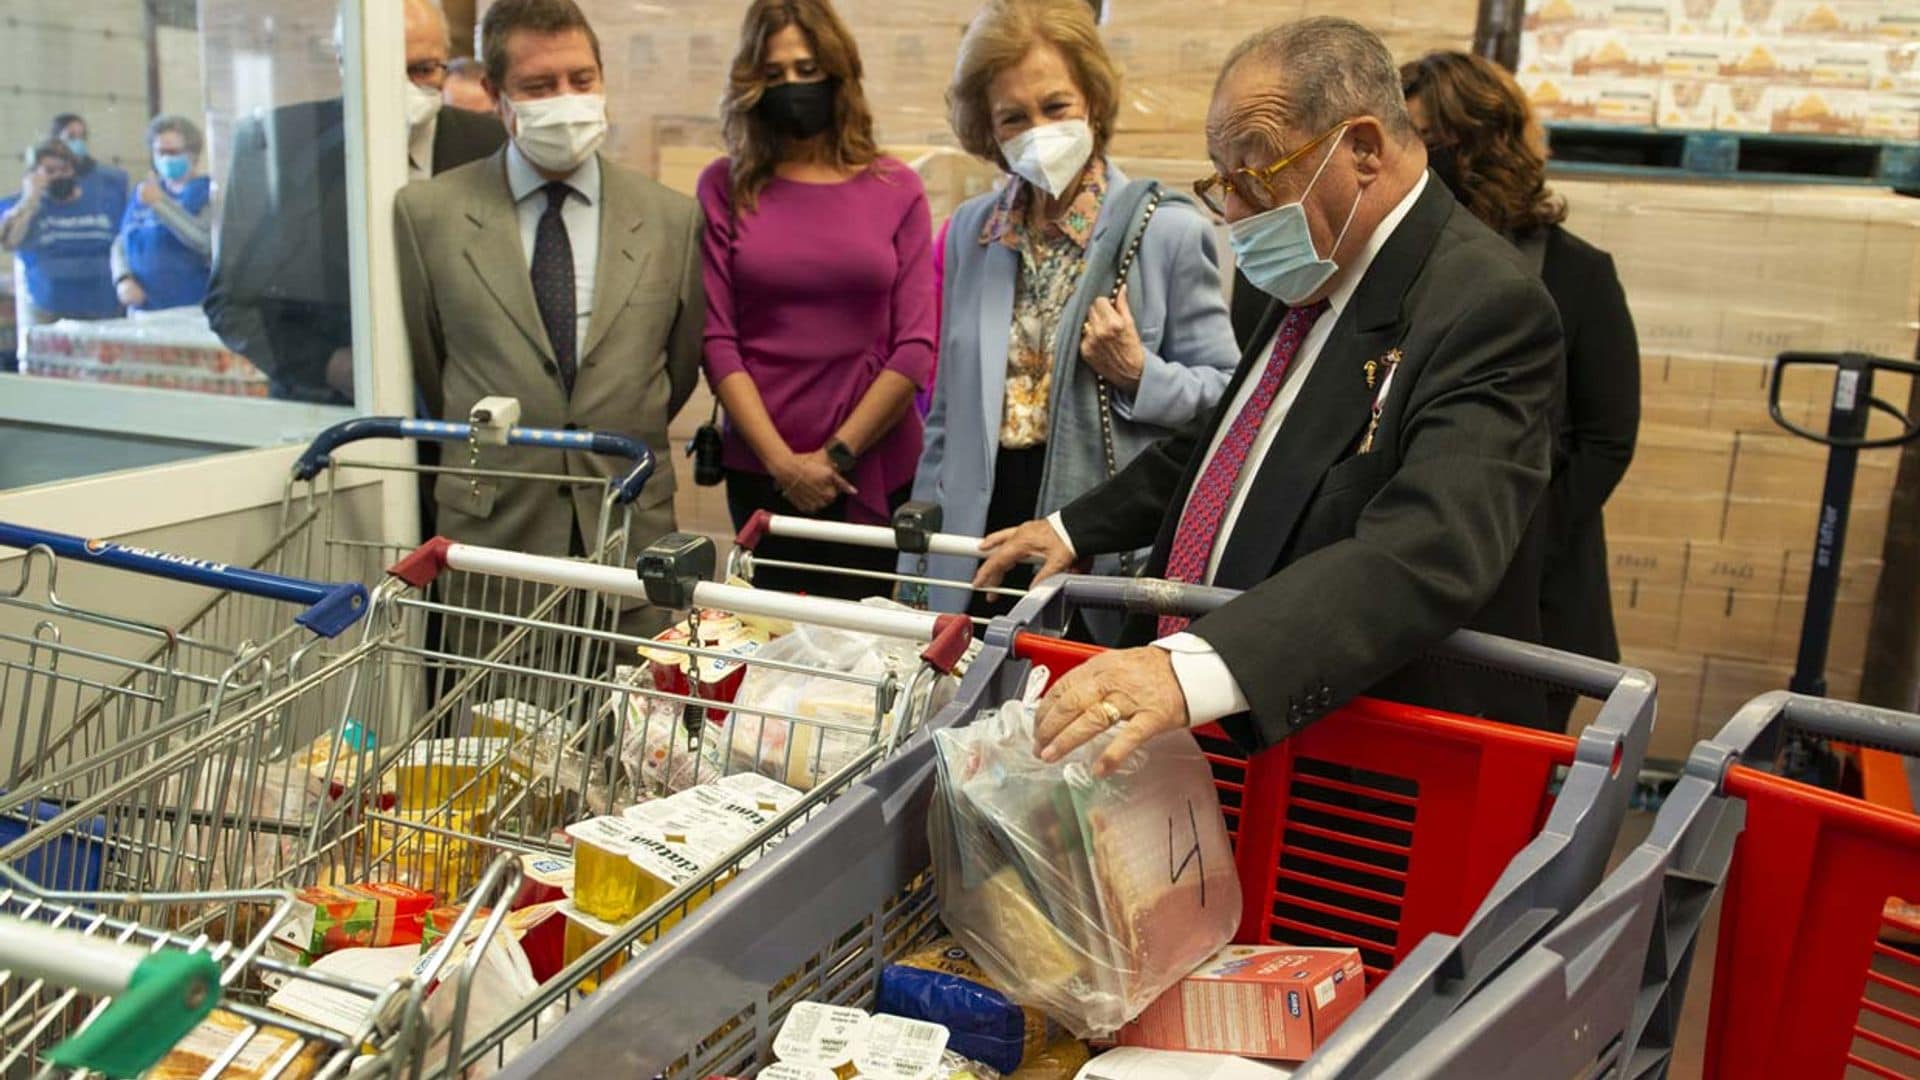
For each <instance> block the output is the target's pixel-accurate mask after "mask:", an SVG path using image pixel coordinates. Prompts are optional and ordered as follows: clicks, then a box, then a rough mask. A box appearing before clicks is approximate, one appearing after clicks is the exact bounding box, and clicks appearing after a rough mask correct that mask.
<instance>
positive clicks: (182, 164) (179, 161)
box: [153, 154, 193, 184]
mask: <svg viewBox="0 0 1920 1080" xmlns="http://www.w3.org/2000/svg"><path fill="white" fill-rule="evenodd" d="M153 167H154V169H155V170H156V171H157V172H159V174H160V179H162V180H165V181H166V182H167V183H169V184H177V183H179V182H180V181H182V180H185V179H186V178H187V173H189V172H191V171H192V170H193V158H192V156H190V155H188V154H155V155H153Z"/></svg>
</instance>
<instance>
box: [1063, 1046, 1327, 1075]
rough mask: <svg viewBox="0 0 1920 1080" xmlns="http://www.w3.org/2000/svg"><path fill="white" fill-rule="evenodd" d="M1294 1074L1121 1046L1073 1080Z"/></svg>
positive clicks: (1224, 1057)
mask: <svg viewBox="0 0 1920 1080" xmlns="http://www.w3.org/2000/svg"><path fill="white" fill-rule="evenodd" d="M1292 1075H1293V1070H1292V1069H1288V1068H1284V1067H1282V1066H1279V1065H1272V1064H1268V1063H1266V1062H1260V1061H1249V1060H1247V1059H1246V1058H1243V1057H1234V1056H1233V1055H1231V1054H1196V1053H1193V1052H1191V1051H1187V1050H1147V1049H1144V1048H1142V1047H1138V1046H1123V1047H1120V1048H1119V1049H1117V1050H1109V1051H1107V1052H1106V1053H1104V1054H1101V1055H1100V1056H1099V1057H1097V1058H1094V1059H1093V1060H1092V1061H1090V1062H1088V1063H1087V1064H1086V1065H1085V1066H1084V1067H1082V1068H1081V1070H1080V1072H1079V1074H1078V1075H1076V1076H1075V1077H1074V1080H1286V1078H1287V1077H1289V1076H1292Z"/></svg>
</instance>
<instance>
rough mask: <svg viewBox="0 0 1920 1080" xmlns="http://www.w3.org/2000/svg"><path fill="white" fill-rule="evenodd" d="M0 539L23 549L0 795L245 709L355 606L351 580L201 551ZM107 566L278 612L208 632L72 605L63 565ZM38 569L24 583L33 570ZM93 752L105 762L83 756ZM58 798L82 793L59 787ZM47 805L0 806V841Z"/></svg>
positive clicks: (16, 530) (4, 615) (5, 694)
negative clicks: (250, 628) (232, 632)
mask: <svg viewBox="0 0 1920 1080" xmlns="http://www.w3.org/2000/svg"><path fill="white" fill-rule="evenodd" d="M0 547H10V548H18V549H22V550H23V551H24V552H25V553H24V555H22V556H21V557H20V559H19V564H20V565H19V570H20V576H19V580H18V582H17V584H16V585H15V586H14V587H13V588H12V589H11V590H9V591H7V592H5V593H0V620H4V624H0V716H4V717H6V718H7V722H6V723H5V724H4V725H0V792H19V791H21V790H22V789H23V788H24V787H26V786H27V785H29V784H30V783H32V782H34V781H36V780H39V779H43V778H46V777H49V776H52V775H55V774H58V773H61V772H68V773H77V774H79V775H82V776H84V777H85V778H86V779H87V781H88V783H89V785H91V786H92V787H94V788H97V787H100V786H105V785H111V784H112V783H114V782H115V781H117V780H118V779H119V777H120V775H123V774H124V772H125V771H127V770H128V769H131V768H133V767H135V766H136V765H137V764H138V763H139V762H141V761H143V760H145V758H146V757H147V756H149V755H151V754H152V753H153V752H155V751H156V750H158V749H159V748H161V747H164V746H165V745H167V744H168V743H169V742H170V741H171V742H175V743H177V742H179V741H182V740H186V739H190V738H192V737H193V736H194V735H195V734H196V733H197V732H198V731H200V730H203V729H204V728H205V727H207V726H208V725H210V724H211V723H212V722H213V721H214V720H216V719H217V718H219V717H220V716H223V715H225V714H226V712H227V711H230V710H234V709H238V708H241V707H244V706H245V705H247V704H248V703H250V702H252V701H256V700H258V699H259V697H260V696H261V695H263V694H265V693H267V692H268V691H269V690H271V689H272V688H273V687H274V686H275V685H282V684H284V683H285V682H286V681H287V680H288V679H290V678H291V677H292V676H293V672H294V671H296V670H297V669H298V667H299V661H300V659H301V655H302V650H304V649H310V648H312V646H313V645H314V644H315V643H316V642H319V641H323V640H326V639H328V638H332V637H335V636H337V635H339V634H341V633H342V632H344V631H345V630H346V629H347V628H348V627H350V626H351V625H352V624H353V623H354V622H355V621H357V620H358V619H359V618H360V617H361V616H362V615H364V614H365V613H366V607H367V592H366V590H365V589H364V588H362V587H361V586H360V585H359V584H357V583H340V584H325V583H321V582H313V581H306V580H302V579H299V578H291V577H286V576H282V575H278V574H271V573H266V572H263V571H256V570H248V569H241V568H237V567H231V566H226V565H224V564H221V563H218V562H213V561H210V560H205V559H197V558H192V557H188V556H181V555H175V554H171V553H167V552H159V551H152V550H148V549H145V548H140V547H134V546H129V545H125V544H119V543H112V542H105V541H93V540H83V539H81V538H80V537H77V536H69V535H66V534H63V533H56V532H50V531H47V530H43V529H33V528H27V527H25V526H20V525H12V524H7V523H4V522H0ZM72 563H87V564H93V565H98V566H104V567H109V568H111V570H110V571H109V574H110V575H118V574H121V573H131V574H139V575H142V576H147V577H152V578H158V579H162V580H169V581H179V582H185V583H189V584H192V585H199V586H206V587H208V588H210V589H213V590H216V591H217V592H219V593H220V594H222V595H226V594H232V595H241V596H247V597H251V598H255V599H257V600H258V601H259V602H260V603H261V604H262V606H263V608H272V609H276V610H277V611H278V613H279V616H280V623H279V625H278V627H277V628H274V629H272V630H270V631H267V632H266V633H265V636H264V637H262V638H261V639H259V640H243V641H235V642H222V641H209V640H203V639H201V638H198V637H195V636H193V635H192V634H189V633H186V632H183V631H181V630H177V629H175V628H173V627H168V626H157V625H153V624H150V623H147V622H144V621H142V620H139V619H135V618H132V617H129V616H128V615H127V614H124V613H123V611H122V610H116V608H124V605H79V604H72V603H68V602H65V601H63V600H62V599H61V597H60V592H59V570H60V568H61V566H62V565H69V564H72ZM36 567H39V568H41V571H42V572H41V576H40V580H38V582H36V576H35V568H36ZM99 755H106V756H107V757H108V759H109V767H108V768H106V769H104V770H98V769H93V768H90V767H88V766H87V765H86V764H85V763H86V762H88V761H90V760H91V759H93V758H95V757H96V756H99ZM66 793H67V794H68V795H69V796H75V795H81V794H85V793H87V791H86V789H81V788H77V787H76V786H74V785H71V784H69V785H67V787H66ZM57 808H58V806H57V804H54V803H45V802H24V803H23V802H19V801H6V802H5V803H4V805H0V843H4V842H6V841H8V840H12V839H17V838H18V837H19V836H21V835H22V834H23V833H24V832H25V831H26V830H27V829H29V828H31V827H32V826H33V823H34V822H36V821H38V820H41V819H44V818H46V817H47V816H49V815H50V814H52V813H53V812H55V811H56V810H57ZM37 880H39V881H40V882H41V883H42V884H44V885H56V884H57V885H59V886H61V887H66V888H88V887H97V886H98V881H97V878H94V877H89V876H83V877H81V878H77V879H72V880H57V881H56V880H54V879H49V878H39V879H37Z"/></svg>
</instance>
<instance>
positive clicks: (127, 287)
mask: <svg viewBox="0 0 1920 1080" xmlns="http://www.w3.org/2000/svg"><path fill="white" fill-rule="evenodd" d="M113 289H114V292H115V293H117V294H119V296H120V303H121V304H122V305H124V306H126V307H130V308H137V307H140V306H142V305H144V304H145V303H146V302H147V290H145V289H143V288H141V287H140V282H139V280H138V279H137V278H134V277H133V276H132V275H128V276H127V277H123V278H121V279H120V282H119V284H117V285H115V286H114V287H113Z"/></svg>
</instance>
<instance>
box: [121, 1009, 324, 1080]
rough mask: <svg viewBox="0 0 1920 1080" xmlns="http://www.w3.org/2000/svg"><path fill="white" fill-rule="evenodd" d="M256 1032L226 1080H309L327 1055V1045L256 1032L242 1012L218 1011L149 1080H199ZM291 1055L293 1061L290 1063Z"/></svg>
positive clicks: (287, 1033) (236, 1057) (261, 1029)
mask: <svg viewBox="0 0 1920 1080" xmlns="http://www.w3.org/2000/svg"><path fill="white" fill-rule="evenodd" d="M250 1028H252V1029H254V1033H253V1037H252V1038H250V1039H248V1040H247V1041H246V1045H245V1046H243V1047H242V1048H241V1049H240V1052H239V1053H238V1054H235V1055H234V1056H233V1057H232V1059H231V1060H229V1061H228V1063H227V1067H226V1068H225V1069H224V1070H222V1071H221V1072H220V1073H219V1075H220V1077H221V1078H222V1080H266V1078H267V1077H269V1076H272V1077H276V1078H278V1080H307V1078H308V1077H310V1076H312V1075H313V1074H314V1073H315V1072H317V1071H319V1068H320V1065H321V1063H322V1059H324V1058H325V1056H326V1053H327V1047H326V1046H325V1045H324V1044H322V1043H314V1044H311V1045H308V1046H306V1047H304V1048H302V1046H301V1043H302V1040H301V1038H300V1037H299V1036H297V1035H295V1034H293V1033H292V1032H290V1031H282V1030H280V1029H278V1028H271V1027H258V1028H256V1027H255V1025H254V1024H253V1023H252V1022H251V1021H249V1020H246V1019H244V1018H242V1017H241V1016H239V1015H237V1014H234V1013H230V1012H227V1011H226V1010H225V1009H215V1010H214V1011H213V1012H211V1013H209V1014H208V1015H207V1018H206V1019H205V1020H202V1021H201V1022H200V1026H199V1027H196V1028H194V1029H193V1030H192V1031H189V1032H187V1035H186V1037H185V1038H183V1039H181V1040H180V1041H179V1042H178V1043H176V1044H175V1045H174V1048H173V1049H172V1050H170V1051H168V1052H167V1056H166V1057H164V1058H161V1059H160V1062H159V1064H157V1065H155V1066H154V1067H153V1068H152V1069H150V1070H148V1072H147V1074H146V1076H147V1080H198V1078H199V1077H202V1076H205V1075H206V1073H207V1070H208V1069H211V1068H213V1063H214V1062H216V1061H223V1060H227V1057H226V1055H227V1054H228V1053H230V1052H231V1051H232V1050H233V1047H234V1044H235V1043H237V1042H239V1041H240V1039H241V1037H242V1036H243V1035H245V1034H246V1033H247V1031H248V1029H250ZM289 1057H291V1058H292V1060H291V1061H288V1060H287V1059H288V1058H289ZM283 1063H284V1067H283Z"/></svg>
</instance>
